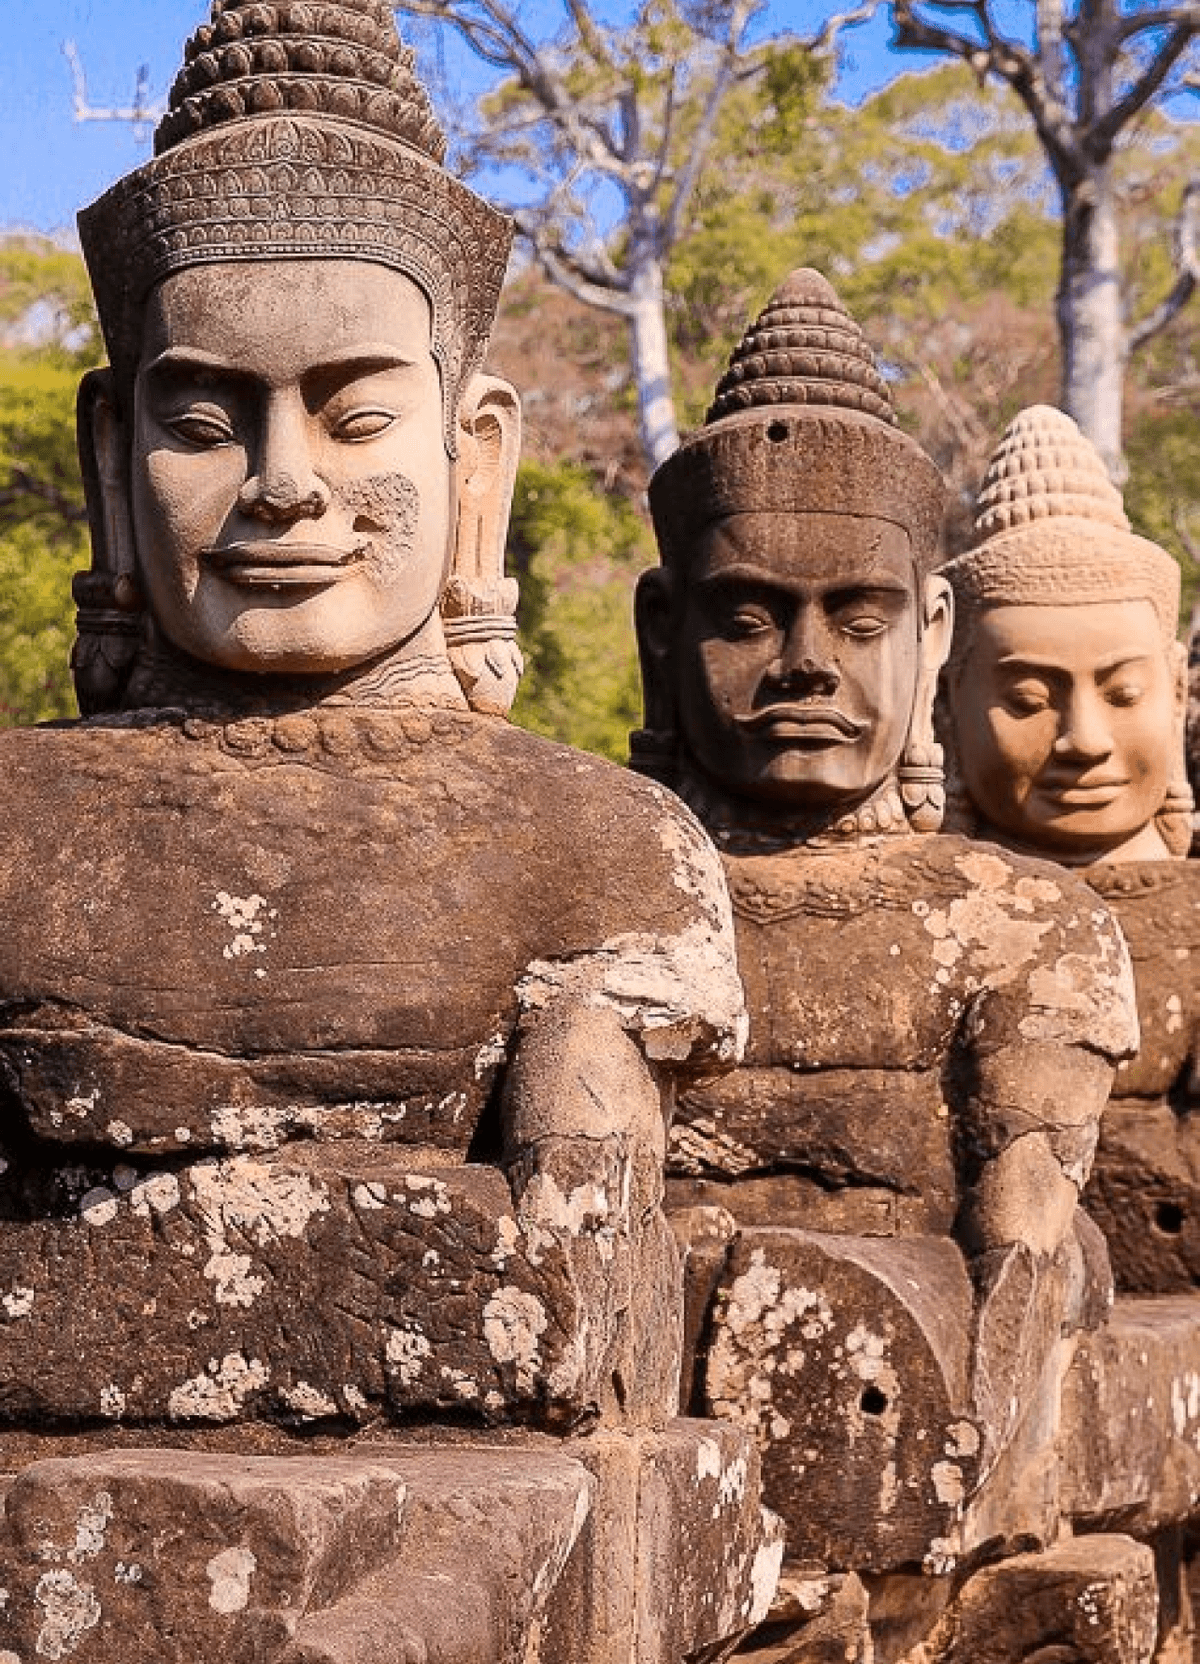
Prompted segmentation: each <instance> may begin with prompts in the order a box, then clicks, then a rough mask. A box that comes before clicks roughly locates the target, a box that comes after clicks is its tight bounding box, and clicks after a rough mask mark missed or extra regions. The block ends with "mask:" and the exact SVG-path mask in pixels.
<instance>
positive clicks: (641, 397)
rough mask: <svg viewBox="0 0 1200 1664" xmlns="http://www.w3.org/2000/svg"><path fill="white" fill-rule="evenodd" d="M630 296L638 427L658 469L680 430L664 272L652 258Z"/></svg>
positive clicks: (647, 453)
mask: <svg viewBox="0 0 1200 1664" xmlns="http://www.w3.org/2000/svg"><path fill="white" fill-rule="evenodd" d="M630 298H631V301H632V306H631V308H630V311H629V355H630V361H631V363H632V366H633V377H634V384H635V386H636V388H637V401H638V424H639V427H640V429H641V436H642V449H643V451H644V452H645V456H646V460H647V462H648V463H649V464H650V466H651V468H657V467H658V466H659V464H660V463H663V462H665V461H666V460H667V458H668V457H669V456H670V455H671V453H672V451H674V450H675V449H676V448H677V447H678V445H679V429H678V427H677V426H676V423H675V400H674V398H673V396H672V393H671V360H670V354H669V352H668V348H667V314H666V307H665V305H664V302H663V278H662V268H661V267H660V266H659V264H658V262H657V261H656V260H655V261H650V260H647V262H646V263H645V264H644V265H643V266H642V268H641V269H640V270H639V271H636V272H635V273H634V278H633V283H632V285H631V291H630Z"/></svg>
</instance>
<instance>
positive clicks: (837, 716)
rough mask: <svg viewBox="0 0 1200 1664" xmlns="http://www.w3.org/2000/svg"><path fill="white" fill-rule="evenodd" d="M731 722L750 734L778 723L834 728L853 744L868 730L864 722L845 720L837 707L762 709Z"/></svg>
mask: <svg viewBox="0 0 1200 1664" xmlns="http://www.w3.org/2000/svg"><path fill="white" fill-rule="evenodd" d="M734 721H735V722H736V723H737V724H738V726H739V727H741V728H745V729H747V730H748V731H749V732H750V733H752V734H753V733H757V732H758V731H759V730H760V729H763V728H773V727H775V726H776V724H777V723H780V722H792V723H795V724H796V726H797V727H799V728H836V729H837V731H838V733H840V734H844V735H845V736H846V738H847V739H848V740H856V739H857V738H858V737H859V735H860V734H862V733H864V732H865V731H866V728H867V724H866V723H865V722H860V721H858V719H857V718H855V717H852V716H847V715H846V713H845V711H839V710H838V708H837V706H836V705H807V704H805V705H797V704H782V705H764V706H763V707H762V709H761V710H757V711H750V712H748V713H747V714H746V715H744V716H741V715H739V716H735V717H734Z"/></svg>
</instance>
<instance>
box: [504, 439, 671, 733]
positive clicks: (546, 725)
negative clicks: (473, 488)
mask: <svg viewBox="0 0 1200 1664" xmlns="http://www.w3.org/2000/svg"><path fill="white" fill-rule="evenodd" d="M508 558H509V566H510V570H511V571H512V572H513V573H514V575H515V576H517V577H518V578H519V579H520V583H521V610H520V620H519V621H520V639H521V646H522V649H523V651H524V653H525V659H526V670H525V675H524V678H523V679H522V682H521V690H520V693H519V694H518V696H517V703H516V707H515V709H514V711H513V720H514V721H516V722H518V723H520V724H521V725H522V726H523V727H526V728H531V729H533V731H534V732H535V733H539V734H546V735H548V736H549V737H550V738H551V739H556V740H562V741H564V742H566V743H567V744H569V745H577V746H580V747H582V748H583V749H584V750H586V751H596V752H599V753H600V754H601V755H602V756H605V757H610V758H612V759H613V760H614V761H618V762H619V761H623V760H624V759H625V757H626V756H627V755H628V748H629V730H630V729H631V728H634V727H636V726H637V724H638V722H639V720H640V717H641V693H640V681H639V676H638V666H637V652H636V648H635V646H634V637H633V616H632V614H633V601H632V596H633V586H634V582H635V580H636V578H637V575H638V573H639V572H640V571H642V570H643V568H645V567H647V566H651V565H653V564H654V561H655V558H656V557H655V552H654V539H653V537H652V535H651V532H650V529H649V527H648V526H647V525H646V523H645V522H644V521H643V520H642V518H641V517H640V516H639V515H638V514H637V513H636V511H635V510H634V509H633V508H631V507H630V505H629V504H628V503H627V502H625V501H624V500H623V499H622V498H620V497H615V496H612V495H610V494H606V493H604V492H603V491H601V490H600V489H599V488H598V487H597V486H596V485H595V484H594V483H593V481H592V479H591V477H590V476H589V475H588V473H587V472H586V471H585V470H584V469H582V468H579V467H577V466H574V465H573V464H570V463H556V464H545V463H535V462H530V463H525V464H524V465H523V466H522V468H521V470H520V473H519V475H518V478H517V490H516V496H515V499H514V502H513V515H512V522H511V528H510V531H509V544H508Z"/></svg>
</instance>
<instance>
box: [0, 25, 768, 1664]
mask: <svg viewBox="0 0 1200 1664" xmlns="http://www.w3.org/2000/svg"><path fill="white" fill-rule="evenodd" d="M156 150H157V154H156V156H155V158H154V159H153V160H152V161H150V162H149V163H147V164H146V165H145V166H144V167H142V168H140V169H139V170H138V171H137V172H136V173H134V174H132V175H130V176H129V177H128V178H126V179H124V180H122V181H121V182H120V183H119V184H117V185H116V186H115V187H114V188H113V189H112V190H111V191H109V192H108V193H107V194H106V195H105V196H104V197H103V198H101V200H100V201H99V202H98V203H96V204H95V205H94V206H93V207H92V208H90V209H88V210H87V211H86V213H85V214H84V215H83V216H82V219H81V230H82V236H83V243H84V249H85V253H86V256H87V259H88V263H89V268H90V270H91V273H92V276H93V281H94V284H95V289H96V295H97V300H98V304H99V309H100V315H101V320H102V323H103V327H104V332H105V337H106V340H107V343H108V347H109V352H110V357H111V369H109V370H105V371H102V372H99V373H96V374H94V375H92V376H89V378H88V379H87V381H86V383H85V385H84V387H83V390H82V393H81V397H80V407H79V408H80V443H81V454H82V457H83V462H84V468H85V474H86V479H87V485H88V492H89V506H90V510H91V522H92V532H93V545H94V563H93V569H92V571H91V572H89V573H87V574H85V575H83V576H82V577H81V578H80V579H79V580H78V581H77V586H76V592H77V598H78V601H79V604H80V641H79V645H78V648H77V653H76V660H75V669H76V677H77V685H78V688H79V694H80V702H81V705H82V707H83V709H84V712H85V720H83V721H82V722H78V723H66V724H60V725H56V726H54V727H52V728H49V729H43V730H39V731H32V732H31V731H17V732H14V731H10V732H8V733H5V734H4V735H3V736H0V778H2V779H3V781H4V792H3V807H2V809H0V825H2V836H0V919H2V921H3V926H2V929H0V1091H2V1093H3V1105H4V1118H3V1124H2V1126H0V1141H2V1144H3V1160H2V1162H0V1169H2V1177H0V1362H2V1368H0V1449H2V1450H3V1456H4V1472H5V1473H6V1474H12V1473H14V1472H17V1473H18V1477H17V1478H16V1480H15V1481H14V1482H13V1483H12V1485H11V1486H10V1487H9V1489H8V1491H7V1493H6V1496H5V1510H6V1513H5V1521H6V1523H5V1527H4V1532H3V1533H2V1534H0V1582H2V1583H3V1586H4V1589H5V1591H6V1593H5V1596H4V1600H3V1602H2V1603H0V1653H3V1654H4V1656H5V1657H12V1656H14V1655H16V1656H20V1657H28V1658H32V1657H33V1656H35V1655H36V1656H39V1657H40V1656H46V1657H55V1658H57V1657H64V1656H66V1654H67V1653H68V1652H69V1653H70V1654H71V1655H72V1657H73V1658H74V1659H77V1660H78V1664H88V1661H91V1660H100V1661H102V1664H135V1661H136V1664H140V1661H141V1660H143V1659H150V1658H153V1659H155V1660H156V1661H158V1664H185V1661H186V1664H215V1660H216V1659H218V1658H227V1657H232V1658H237V1659H250V1658H254V1659H256V1660H260V1661H262V1664H268V1661H270V1664H275V1661H278V1664H285V1661H286V1664H316V1661H318V1660H320V1661H322V1664H352V1661H356V1660H362V1659H365V1658H367V1657H369V1658H370V1659H371V1660H372V1661H373V1664H413V1661H415V1660H418V1659H420V1660H422V1661H425V1660H428V1661H429V1664H493V1661H496V1660H517V1659H520V1660H521V1664H532V1661H533V1660H535V1659H544V1660H547V1661H549V1660H558V1659H566V1658H568V1657H569V1658H570V1659H571V1660H572V1661H573V1664H575V1661H578V1660H588V1661H593V1664H633V1661H634V1660H637V1661H639V1664H651V1660H660V1659H661V1660H662V1661H663V1664H666V1661H667V1660H668V1659H674V1658H677V1657H681V1656H683V1655H684V1654H685V1653H686V1654H692V1653H696V1654H699V1653H700V1652H702V1651H703V1650H704V1649H705V1648H707V1647H709V1646H712V1645H715V1644H717V1643H719V1642H723V1641H724V1640H725V1639H726V1638H727V1637H728V1636H730V1635H736V1634H737V1632H738V1630H739V1629H740V1628H742V1627H744V1625H745V1623H746V1622H747V1621H748V1620H749V1619H750V1618H751V1617H752V1616H753V1613H754V1611H755V1610H756V1604H757V1605H761V1603H762V1600H763V1599H764V1598H765V1597H766V1596H767V1595H769V1592H770V1587H771V1583H772V1575H771V1564H772V1561H771V1553H772V1551H771V1548H770V1543H769V1541H767V1540H766V1539H765V1538H764V1536H763V1531H762V1527H761V1525H760V1520H759V1510H758V1506H757V1501H756V1492H755V1483H754V1474H753V1468H752V1465H751V1467H749V1468H748V1467H747V1465H746V1463H747V1459H748V1458H750V1459H751V1464H752V1452H751V1450H750V1448H749V1444H748V1441H747V1440H746V1439H744V1438H743V1437H742V1436H741V1435H739V1434H738V1433H736V1431H734V1430H726V1429H721V1428H716V1427H713V1428H708V1429H705V1428H696V1427H694V1426H692V1427H690V1428H689V1427H683V1426H681V1424H680V1423H678V1422H677V1421H673V1420H672V1419H671V1416H672V1411H673V1409H674V1405H675V1401H676V1380H677V1374H678V1357H679V1320H678V1307H679V1303H680V1299H679V1267H678V1261H677V1256H676V1253H675V1250H674V1247H673V1244H672V1241H671V1238H670V1233H669V1232H668V1230H667V1228H666V1226H665V1223H664V1219H663V1216H662V1212H661V1207H660V1201H661V1192H662V1155H663V1149H664V1145H665V1138H666V1122H667V1117H668V1114H669V1110H670V1105H671V1101H672V1099H673V1096H674V1094H675V1092H676V1090H677V1088H678V1086H679V1085H680V1084H681V1083H682V1082H683V1081H684V1080H687V1081H690V1080H692V1079H693V1078H694V1077H695V1076H696V1073H697V1071H699V1073H701V1074H703V1073H705V1072H707V1071H709V1070H711V1069H713V1068H718V1069H720V1068H724V1067H727V1066H728V1065H729V1064H731V1063H732V1061H733V1060H734V1057H735V1055H736V1051H737V1048H738V1045H739V1039H740V1032H741V1029H742V1026H743V1021H744V1019H743V1016H742V1011H741V994H740V988H739V985H738V980H737V976H736V970H735V966H734V956H733V943H732V931H731V925H730V920H729V915H728V900H727V897H726V894H725V891H724V885H723V880H722V876H721V872H720V867H719V863H718V862H717V860H716V857H715V856H714V855H713V853H712V851H711V849H710V847H709V845H708V843H707V842H706V840H705V839H704V837H703V835H702V833H701V832H700V830H699V828H698V827H697V826H696V825H695V823H694V821H693V820H692V819H691V817H690V816H689V815H687V814H686V812H684V811H683V810H682V809H681V808H680V806H679V805H678V804H677V803H676V802H675V801H674V800H673V799H672V798H671V797H670V796H669V794H667V793H666V792H664V791H663V790H662V789H661V788H660V787H657V786H653V785H650V784H649V783H647V782H644V781H638V780H636V779H635V778H634V777H633V776H631V775H629V774H628V773H627V772H626V771H624V770H620V769H617V768H614V767H612V766H610V765H607V764H604V763H601V762H600V761H598V760H597V759H595V758H587V757H583V756H581V755H579V754H578V753H575V752H572V751H569V750H567V749H566V748H565V747H561V746H556V745H553V744H551V743H550V742H548V741H545V740H542V739H538V738H535V737H534V736H532V735H529V734H525V733H522V732H521V731H519V730H516V729H514V728H512V727H510V726H509V725H508V724H507V722H505V721H504V720H503V714H504V713H505V712H506V711H507V709H508V706H509V705H510V703H511V700H512V697H513V693H514V690H515V685H516V677H517V674H518V672H519V669H520V656H519V653H518V652H517V649H516V645H515V641H514V639H513V638H514V634H515V625H514V619H513V609H514V606H515V585H514V584H513V583H512V582H511V581H510V580H508V579H506V578H505V577H504V575H503V567H502V554H503V542H504V532H505V526H506V521H507V514H508V504H509V497H510V493H511V488H512V481H513V471H514V468H515V463H516V447H517V440H518V406H517V402H516V397H515V395H514V393H513V392H512V390H511V389H510V388H509V387H507V385H506V384H505V383H502V382H498V381H496V380H494V379H493V378H490V377H487V376H484V375H483V374H482V373H481V371H480V365H481V363H482V361H483V357H484V353H485V350H486V346H487V339H488V332H489V329H490V327H491V321H492V316H493V313H494V310H495V306H496V301H497V296H498V294H499V289H500V284H501V280H502V277H503V273H504V267H505V261H506V256H507V251H508V243H509V228H508V224H507V222H506V221H505V220H504V219H503V218H502V216H500V215H498V214H497V213H496V212H495V211H494V210H493V209H492V208H490V207H489V206H488V205H487V204H486V203H484V202H482V201H481V200H480V199H479V198H477V197H476V196H474V195H473V194H472V193H471V192H470V191H468V190H467V189H466V188H465V187H464V186H462V185H461V184H459V183H458V182H457V181H456V180H455V179H453V178H452V177H451V176H450V175H449V174H448V173H447V172H446V171H445V170H444V168H443V167H442V165H441V158H442V153H443V150H444V141H443V140H442V137H441V134H440V132H439V131H438V129H437V125H436V123H435V121H434V119H433V116H432V113H431V111H430V107H429V103H428V99H427V97H426V95H425V92H424V90H423V89H422V88H421V87H420V86H419V84H418V83H417V81H416V80H415V78H414V74H413V68H412V56H411V53H409V52H408V51H406V50H405V49H403V48H402V47H401V45H400V42H399V41H398V39H397V37H396V33H395V25H394V21H393V18H392V13H391V9H390V7H389V6H387V5H386V4H384V3H383V0H280V3H278V4H275V3H272V4H260V3H248V0H216V3H215V4H214V7H213V16H212V21H211V22H210V23H209V24H206V25H205V26H203V27H202V28H201V29H200V30H199V31H198V32H197V34H196V35H195V36H194V37H193V39H192V41H191V42H190V43H189V46H188V50H187V60H186V63H185V65H184V68H183V70H182V71H181V74H180V77H179V79H178V81H177V82H176V85H175V88H174V90H173V92H172V96H171V104H170V109H169V111H168V113H167V115H166V116H165V118H164V120H163V123H162V125H161V127H160V129H159V132H158V135H157V141H156ZM496 1427H500V1428H503V1429H504V1430H505V1440H506V1442H505V1443H504V1448H503V1449H500V1448H498V1443H499V1435H498V1434H494V1433H493V1434H490V1435H489V1434H488V1431H487V1430H488V1429H490V1428H496ZM367 1429H370V1430H371V1437H372V1440H373V1443H372V1444H371V1446H370V1449H369V1452H368V1453H367V1454H364V1453H363V1444H362V1440H363V1438H364V1437H365V1430H367ZM522 1430H525V1431H522ZM551 1434H553V1435H556V1437H555V1438H549V1437H548V1435H551ZM314 1439H317V1440H319V1441H321V1443H320V1455H319V1456H314V1455H313V1454H312V1451H313V1444H312V1441H313V1440H314ZM522 1439H524V1441H525V1442H524V1443H522ZM64 1440H67V1441H72V1442H64ZM406 1440H407V1441H408V1442H407V1443H406V1442H405V1441H406ZM356 1441H357V1442H356ZM131 1446H136V1447H137V1448H136V1449H129V1448H125V1447H131ZM164 1446H168V1447H170V1448H168V1449H166V1450H164V1449H163V1448H162V1447H164ZM181 1446H183V1447H186V1448H180V1447H181ZM58 1456H69V1457H71V1458H72V1460H68V1461H55V1460H45V1461H42V1460H35V1459H34V1458H39V1457H44V1458H55V1457H58ZM698 1471H699V1478H697V1473H698ZM731 1472H733V1473H735V1474H736V1476H737V1483H736V1485H735V1484H732V1483H731V1482H730V1480H729V1474H730V1473H731ZM640 1510H650V1511H651V1512H652V1514H653V1521H654V1529H653V1530H649V1529H648V1527H647V1520H648V1519H649V1517H650V1515H649V1514H646V1516H645V1517H643V1512H641V1511H640ZM697 1511H699V1512H697ZM664 1521H666V1522H668V1523H669V1525H670V1529H667V1530H664V1529H662V1527H663V1522H664ZM701 1542H706V1543H707V1544H708V1548H709V1550H710V1552H707V1553H705V1552H703V1551H701V1550H698V1544H700V1543H701ZM684 1544H686V1545H687V1547H686V1554H687V1557H688V1564H687V1565H685V1564H684V1563H683V1558H682V1545H684ZM80 1545H82V1546H80ZM760 1550H761V1555H760ZM448 1586H452V1587H454V1589H455V1590H456V1594H457V1599H456V1601H455V1602H454V1603H447V1601H446V1599H445V1590H446V1588H447V1587H448ZM552 1603H553V1604H554V1611H553V1612H551V1611H550V1610H549V1607H550V1605H551V1604H552ZM56 1649H57V1650H56Z"/></svg>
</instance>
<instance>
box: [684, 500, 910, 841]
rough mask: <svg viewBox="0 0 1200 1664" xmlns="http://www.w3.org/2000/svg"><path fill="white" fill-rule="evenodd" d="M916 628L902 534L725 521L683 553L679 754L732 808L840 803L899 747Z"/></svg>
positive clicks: (784, 520)
mask: <svg viewBox="0 0 1200 1664" xmlns="http://www.w3.org/2000/svg"><path fill="white" fill-rule="evenodd" d="M919 621H920V606H919V600H918V594H917V588H916V580H915V576H914V569H913V561H912V556H911V553H910V550H909V543H908V537H907V535H906V533H905V532H904V531H902V530H901V529H900V528H899V527H898V526H895V525H893V524H892V523H890V522H889V521H882V520H869V519H862V520H858V519H850V518H848V517H847V516H845V515H833V514H795V513H789V514H764V513H753V514H735V515H731V516H729V518H727V519H725V520H722V521H720V522H719V523H717V524H716V525H714V526H712V527H711V528H710V529H709V530H708V531H707V532H706V534H705V535H704V537H703V539H702V541H701V544H700V546H699V548H698V549H697V551H696V553H695V556H694V557H693V562H692V566H691V570H690V572H689V575H688V581H687V589H686V595H685V598H684V601H683V610H682V616H681V618H680V620H679V624H678V627H677V632H676V637H675V669H676V684H677V693H678V709H679V723H680V727H681V729H682V732H683V737H684V739H685V742H686V744H687V747H688V749H689V750H690V751H691V753H692V755H693V757H694V758H695V760H696V761H697V762H698V763H699V764H700V766H701V767H702V768H703V769H704V770H705V772H706V773H708V774H709V775H710V776H711V777H712V778H713V779H715V780H716V781H717V782H718V783H720V784H721V785H722V786H723V787H724V788H725V789H726V790H727V791H728V792H730V793H732V794H733V795H735V796H738V797H743V798H751V799H757V800H759V801H764V802H775V803H780V804H789V805H792V806H795V807H803V808H807V807H809V806H811V807H812V808H817V809H819V808H825V807H836V806H839V805H842V804H845V805H846V806H852V805H853V804H855V803H857V802H859V801H861V800H862V799H863V798H864V797H866V796H867V795H869V794H870V793H871V792H872V791H874V790H875V788H876V787H877V786H879V785H880V784H882V782H883V781H884V780H886V779H887V777H888V775H889V773H890V772H891V770H892V769H893V767H894V765H895V763H896V760H897V758H898V757H899V755H900V752H901V750H902V748H903V745H904V738H905V734H906V732H907V730H908V724H909V719H910V716H911V713H912V709H913V698H914V693H915V689H916V683H917V675H918V669H919V664H920V642H919Z"/></svg>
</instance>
